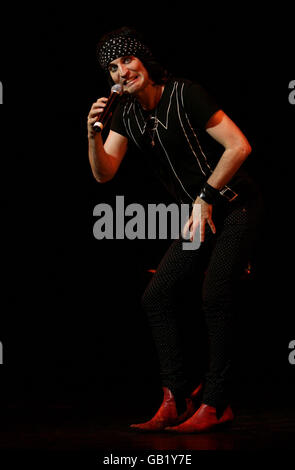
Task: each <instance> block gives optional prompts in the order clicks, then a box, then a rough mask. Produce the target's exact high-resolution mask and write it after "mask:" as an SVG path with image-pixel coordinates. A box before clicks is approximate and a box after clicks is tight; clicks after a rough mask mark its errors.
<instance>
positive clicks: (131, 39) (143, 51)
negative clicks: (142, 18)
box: [97, 28, 153, 72]
mask: <svg viewBox="0 0 295 470" xmlns="http://www.w3.org/2000/svg"><path fill="white" fill-rule="evenodd" d="M128 55H133V56H136V57H138V58H139V59H140V60H145V59H151V58H153V54H152V52H151V51H150V49H149V48H148V47H147V46H146V45H145V44H144V43H143V42H142V41H141V40H140V39H139V37H138V35H137V33H136V32H135V31H133V30H131V29H128V28H121V29H119V30H116V31H113V32H111V33H109V34H108V35H106V36H104V37H103V38H102V39H101V40H100V42H99V43H98V46H97V56H98V61H99V63H100V65H101V67H102V68H103V69H104V70H105V71H106V72H107V71H108V65H109V64H110V63H111V62H112V61H113V60H115V59H118V58H119V57H124V56H128Z"/></svg>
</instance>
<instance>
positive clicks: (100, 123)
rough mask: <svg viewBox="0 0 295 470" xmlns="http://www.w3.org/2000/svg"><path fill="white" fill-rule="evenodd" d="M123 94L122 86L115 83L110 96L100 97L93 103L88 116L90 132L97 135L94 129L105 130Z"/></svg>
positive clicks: (97, 130)
mask: <svg viewBox="0 0 295 470" xmlns="http://www.w3.org/2000/svg"><path fill="white" fill-rule="evenodd" d="M121 95H122V86H121V85H119V84H116V85H113V86H112V88H111V93H110V96H109V97H108V98H99V99H98V100H97V101H96V103H94V104H93V105H92V108H91V110H90V113H89V116H88V134H90V135H91V136H93V135H95V134H93V131H95V132H97V133H99V132H101V131H102V130H103V128H104V127H105V125H106V123H107V122H108V120H109V118H110V117H111V115H112V112H113V111H114V109H115V107H116V105H117V103H118V101H119V99H120V97H121Z"/></svg>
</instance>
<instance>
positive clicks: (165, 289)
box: [142, 197, 262, 409]
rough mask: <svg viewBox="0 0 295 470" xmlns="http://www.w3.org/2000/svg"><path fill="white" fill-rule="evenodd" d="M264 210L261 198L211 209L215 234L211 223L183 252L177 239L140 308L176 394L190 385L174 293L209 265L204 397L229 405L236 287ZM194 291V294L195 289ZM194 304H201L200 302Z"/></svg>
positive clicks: (180, 394)
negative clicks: (195, 244)
mask: <svg viewBox="0 0 295 470" xmlns="http://www.w3.org/2000/svg"><path fill="white" fill-rule="evenodd" d="M261 208H262V205H261V199H260V197H255V198H253V197H252V199H251V200H250V201H248V202H244V203H243V202H241V201H237V202H236V201H233V202H231V203H228V202H227V203H226V205H224V206H223V205H221V206H220V207H217V208H216V209H214V208H213V221H214V223H215V226H216V229H217V232H216V234H212V232H211V230H210V228H209V227H208V226H207V227H206V236H205V241H204V242H203V243H202V244H201V246H200V248H199V249H197V250H183V248H182V243H183V242H184V240H183V239H182V238H181V237H180V238H179V239H177V240H175V241H173V242H172V244H171V245H170V247H169V248H168V250H167V252H166V254H165V255H164V257H163V259H162V261H161V262H160V265H159V266H158V269H157V271H156V273H155V274H154V276H153V278H152V279H151V281H150V283H149V284H148V286H147V288H146V290H145V292H144V295H143V298H142V306H143V309H144V311H145V312H146V314H147V316H148V321H149V324H150V327H151V331H152V335H153V339H154V342H155V346H156V350H157V354H158V358H159V364H160V376H161V382H162V386H166V387H168V388H169V389H170V390H171V391H172V393H173V394H174V395H175V397H176V398H178V397H180V398H183V397H186V396H188V395H189V393H190V392H191V391H192V389H191V387H192V386H191V384H190V381H189V380H188V378H187V377H186V374H185V364H184V355H183V350H182V345H181V341H180V335H179V330H178V321H177V320H178V315H181V311H179V310H180V309H179V307H178V309H177V308H176V305H177V304H175V301H174V294H175V292H176V289H177V288H181V284H182V283H183V281H184V280H185V279H186V278H187V276H191V275H192V273H194V274H193V275H194V276H195V279H196V282H198V279H200V276H199V275H197V273H198V271H200V270H201V271H202V272H203V273H204V269H205V270H206V274H205V278H204V277H203V279H204V281H203V285H202V311H203V314H204V316H205V323H206V327H207V332H208V340H209V355H210V359H209V368H208V371H207V373H206V374H205V377H204V381H203V382H204V388H203V398H202V401H203V403H206V404H207V405H210V406H214V407H216V408H220V409H222V408H224V407H225V406H226V405H227V404H228V403H229V400H230V398H229V397H230V395H229V392H230V383H231V372H232V367H231V366H232V339H233V319H234V315H235V314H236V312H235V307H236V306H235V305H234V301H233V300H234V291H235V286H236V282H237V280H239V279H240V276H241V273H242V271H243V269H244V268H245V267H246V266H247V261H248V259H249V256H250V252H251V247H252V244H253V240H254V239H255V234H256V232H257V225H258V221H259V219H260V217H261ZM186 243H189V241H186ZM197 292H198V290H197V289H196V293H197ZM191 295H192V297H193V296H194V295H195V293H194V292H192V293H191ZM196 305H197V306H198V305H199V304H198V302H196ZM197 313H198V312H196V314H197Z"/></svg>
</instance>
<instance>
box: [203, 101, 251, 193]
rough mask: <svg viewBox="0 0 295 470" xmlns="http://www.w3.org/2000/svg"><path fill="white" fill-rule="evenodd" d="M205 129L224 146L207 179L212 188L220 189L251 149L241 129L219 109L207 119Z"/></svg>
mask: <svg viewBox="0 0 295 470" xmlns="http://www.w3.org/2000/svg"><path fill="white" fill-rule="evenodd" d="M206 131H207V132H208V134H209V135H210V136H211V137H213V139H215V140H216V141H217V142H219V143H220V144H221V145H223V147H224V148H225V150H224V152H223V154H222V155H221V157H220V159H219V162H218V163H217V165H216V167H215V169H214V171H213V173H212V174H211V175H210V177H209V178H208V181H207V182H208V183H209V184H210V185H211V186H213V187H214V188H216V189H222V188H223V186H224V185H226V184H227V183H228V182H229V181H230V180H231V178H232V177H233V176H234V174H235V173H236V172H237V170H238V169H239V168H240V166H241V165H242V163H243V162H244V161H245V160H246V158H247V157H248V155H249V154H250V153H251V150H252V149H251V146H250V144H249V142H248V140H247V139H246V137H245V136H244V134H243V133H242V132H241V130H240V129H239V128H238V127H237V126H236V124H235V123H234V122H233V121H232V120H231V119H230V118H229V117H228V116H227V115H226V114H225V113H224V112H223V111H221V110H220V111H217V113H215V114H214V115H213V116H212V117H211V119H209V121H208V123H207V125H206Z"/></svg>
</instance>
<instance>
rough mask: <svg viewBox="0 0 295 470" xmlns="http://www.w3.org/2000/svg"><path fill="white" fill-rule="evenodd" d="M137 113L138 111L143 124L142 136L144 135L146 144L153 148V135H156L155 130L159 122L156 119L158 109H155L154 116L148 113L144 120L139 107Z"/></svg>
mask: <svg viewBox="0 0 295 470" xmlns="http://www.w3.org/2000/svg"><path fill="white" fill-rule="evenodd" d="M139 111H140V114H141V118H142V120H143V122H144V126H143V135H145V136H146V137H147V139H148V143H149V144H150V145H151V146H152V147H154V146H155V134H156V130H157V128H158V124H159V120H158V117H157V112H158V109H157V108H156V110H155V114H154V115H152V113H149V115H148V116H147V117H146V118H145V117H144V115H143V113H142V111H141V109H140V107H139Z"/></svg>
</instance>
